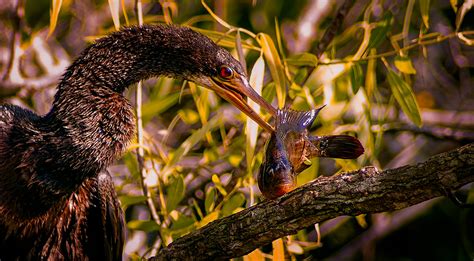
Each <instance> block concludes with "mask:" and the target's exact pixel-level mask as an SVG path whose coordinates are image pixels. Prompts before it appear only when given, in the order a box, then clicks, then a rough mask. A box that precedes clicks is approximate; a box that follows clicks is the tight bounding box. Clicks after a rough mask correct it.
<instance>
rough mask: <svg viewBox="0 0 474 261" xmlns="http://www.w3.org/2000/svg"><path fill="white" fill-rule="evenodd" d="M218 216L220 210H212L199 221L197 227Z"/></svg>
mask: <svg viewBox="0 0 474 261" xmlns="http://www.w3.org/2000/svg"><path fill="white" fill-rule="evenodd" d="M218 217H219V212H218V211H214V212H211V213H210V214H209V215H207V216H205V217H204V218H203V219H201V221H199V222H197V224H196V227H197V228H201V227H203V226H205V225H207V224H209V223H211V222H212V221H214V220H216V219H217V218H218Z"/></svg>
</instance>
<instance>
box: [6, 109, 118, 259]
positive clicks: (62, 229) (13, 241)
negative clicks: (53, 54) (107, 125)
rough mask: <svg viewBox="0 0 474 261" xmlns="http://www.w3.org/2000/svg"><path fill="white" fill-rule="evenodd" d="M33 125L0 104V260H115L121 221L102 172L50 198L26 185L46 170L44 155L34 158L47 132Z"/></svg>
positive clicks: (28, 116) (33, 118) (25, 114)
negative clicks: (64, 192) (65, 192)
mask: <svg viewBox="0 0 474 261" xmlns="http://www.w3.org/2000/svg"><path fill="white" fill-rule="evenodd" d="M38 122H40V123H41V117H39V116H37V115H35V114H34V113H33V112H31V111H28V110H26V109H22V108H20V107H17V106H13V105H0V260H25V259H26V260H36V259H40V258H41V259H46V260H64V259H66V260H70V259H71V260H83V259H90V260H120V259H121V256H122V246H123V240H124V239H123V219H122V214H121V209H120V205H119V203H118V200H117V197H116V194H115V191H114V187H113V183H112V179H111V177H110V175H109V174H108V173H106V172H101V173H97V174H96V175H91V176H90V177H88V178H86V179H84V180H83V181H82V182H81V183H80V184H79V185H78V186H77V187H76V188H74V189H73V190H72V191H71V192H70V193H67V194H61V195H56V196H55V195H50V194H48V193H47V192H46V190H42V189H40V188H41V186H39V185H38V184H32V183H31V180H34V179H32V177H34V176H35V175H42V174H44V173H43V172H48V171H47V170H45V169H46V167H45V166H47V165H45V164H44V160H43V158H44V157H49V156H48V155H42V156H43V158H42V157H41V155H38V154H39V153H40V152H41V154H47V153H43V152H47V151H48V148H44V147H45V146H46V147H47V144H46V142H47V141H48V140H46V137H47V136H48V135H49V134H48V133H43V132H44V130H43V129H42V128H41V126H39V125H38ZM35 141H38V142H37V143H35ZM42 142H44V144H42ZM57 156H58V157H60V155H57ZM38 158H40V159H41V160H37V159H38ZM51 160H55V159H54V158H52V159H51ZM63 174H64V175H74V173H63ZM37 185H38V186H37ZM35 186H36V189H35Z"/></svg>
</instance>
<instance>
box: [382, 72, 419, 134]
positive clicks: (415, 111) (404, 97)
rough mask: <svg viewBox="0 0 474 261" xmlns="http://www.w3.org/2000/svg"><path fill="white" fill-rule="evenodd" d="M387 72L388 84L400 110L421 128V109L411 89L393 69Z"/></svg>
mask: <svg viewBox="0 0 474 261" xmlns="http://www.w3.org/2000/svg"><path fill="white" fill-rule="evenodd" d="M387 70H388V71H387V79H388V83H389V84H390V87H391V89H392V93H393V96H394V97H395V99H396V100H397V102H398V104H399V105H400V108H401V109H402V111H403V112H404V113H405V114H406V115H407V117H408V118H409V119H410V120H411V121H412V122H413V123H414V124H415V125H417V126H421V125H422V122H421V116H420V109H419V108H418V103H417V102H416V98H415V94H414V93H413V91H412V89H411V87H410V86H409V85H408V83H406V82H405V81H404V80H403V79H402V77H400V75H398V74H397V73H395V72H394V71H393V70H392V69H391V68H389V67H387Z"/></svg>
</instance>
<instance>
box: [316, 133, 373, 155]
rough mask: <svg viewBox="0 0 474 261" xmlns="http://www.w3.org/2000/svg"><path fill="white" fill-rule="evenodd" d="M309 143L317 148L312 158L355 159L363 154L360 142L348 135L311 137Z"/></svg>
mask: <svg viewBox="0 0 474 261" xmlns="http://www.w3.org/2000/svg"><path fill="white" fill-rule="evenodd" d="M311 142H312V143H313V145H315V146H316V147H317V148H318V150H317V152H315V153H314V154H316V155H312V156H318V157H328V158H339V159H356V158H358V157H359V156H360V155H362V154H363V153H364V147H362V144H360V141H359V140H358V139H357V138H356V137H352V136H349V135H333V136H321V137H311Z"/></svg>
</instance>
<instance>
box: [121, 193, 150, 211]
mask: <svg viewBox="0 0 474 261" xmlns="http://www.w3.org/2000/svg"><path fill="white" fill-rule="evenodd" d="M119 200H120V205H122V208H123V209H126V208H127V207H128V206H131V205H136V204H139V203H143V202H145V201H146V197H145V196H129V195H123V196H120V197H119Z"/></svg>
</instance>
